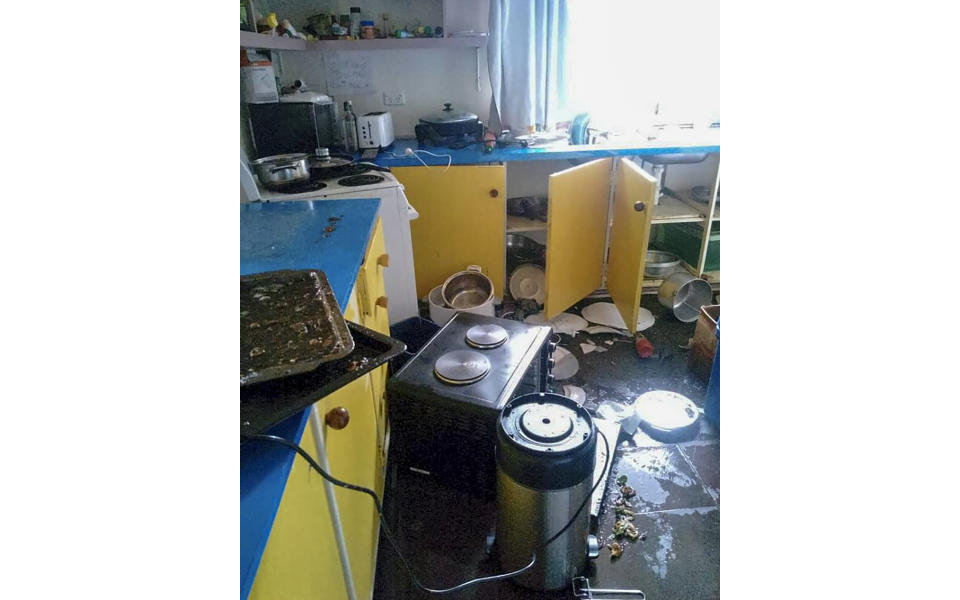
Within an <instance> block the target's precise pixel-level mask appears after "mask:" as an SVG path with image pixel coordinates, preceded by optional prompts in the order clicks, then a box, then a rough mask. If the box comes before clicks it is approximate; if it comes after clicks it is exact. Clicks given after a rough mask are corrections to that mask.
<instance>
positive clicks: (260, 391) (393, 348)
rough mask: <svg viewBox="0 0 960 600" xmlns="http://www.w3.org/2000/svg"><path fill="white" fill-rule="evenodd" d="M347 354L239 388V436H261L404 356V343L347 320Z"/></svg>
mask: <svg viewBox="0 0 960 600" xmlns="http://www.w3.org/2000/svg"><path fill="white" fill-rule="evenodd" d="M347 328H348V330H349V332H350V337H351V339H352V340H353V343H354V346H353V351H352V352H350V354H348V355H346V356H344V357H343V358H339V359H337V360H333V361H330V362H326V363H324V364H322V365H320V366H318V367H317V368H316V369H314V370H312V371H307V372H305V373H302V374H299V375H290V376H288V377H284V378H282V379H275V380H272V381H265V382H263V383H257V384H254V385H247V386H243V387H241V388H240V435H241V436H244V435H255V434H258V433H263V432H264V431H266V430H267V429H269V428H270V427H272V426H273V425H275V424H277V423H279V422H280V421H283V420H284V419H286V418H288V417H290V416H292V415H295V414H297V413H298V412H300V411H302V410H303V409H304V408H307V407H308V406H310V405H312V404H313V403H315V402H316V401H317V400H319V399H321V398H323V397H325V396H327V395H329V394H331V393H332V392H334V391H336V390H338V389H340V388H341V387H343V386H344V385H346V384H348V383H350V382H351V381H353V380H354V379H358V378H360V377H362V376H364V375H365V374H367V373H369V372H370V371H372V370H374V369H376V368H377V367H379V366H380V365H382V364H384V363H386V362H387V361H389V360H390V359H391V358H393V357H395V356H399V355H400V354H402V353H403V350H404V344H403V342H401V341H399V340H395V339H393V338H390V337H387V336H385V335H383V334H382V333H380V332H377V331H374V330H372V329H368V328H366V327H363V326H361V325H357V324H356V323H351V322H350V321H347Z"/></svg>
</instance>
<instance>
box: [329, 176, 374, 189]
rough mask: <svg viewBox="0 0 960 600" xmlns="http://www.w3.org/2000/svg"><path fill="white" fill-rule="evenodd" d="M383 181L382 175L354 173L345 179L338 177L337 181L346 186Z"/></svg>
mask: <svg viewBox="0 0 960 600" xmlns="http://www.w3.org/2000/svg"><path fill="white" fill-rule="evenodd" d="M381 181H383V177H381V176H380V175H352V176H350V177H344V178H343V179H338V180H337V183H339V184H340V185H346V186H351V187H352V186H357V185H370V184H372V183H380V182H381Z"/></svg>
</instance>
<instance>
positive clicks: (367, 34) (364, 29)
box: [360, 21, 377, 40]
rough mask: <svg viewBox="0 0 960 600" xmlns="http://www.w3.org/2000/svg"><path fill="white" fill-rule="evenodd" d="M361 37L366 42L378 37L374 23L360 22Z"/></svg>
mask: <svg viewBox="0 0 960 600" xmlns="http://www.w3.org/2000/svg"><path fill="white" fill-rule="evenodd" d="M360 37H361V38H363V39H365V40H372V39H375V38H376V37H377V32H376V31H375V29H374V24H373V21H360Z"/></svg>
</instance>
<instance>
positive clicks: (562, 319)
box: [550, 313, 589, 335]
mask: <svg viewBox="0 0 960 600" xmlns="http://www.w3.org/2000/svg"><path fill="white" fill-rule="evenodd" d="M587 325H589V323H587V320H586V319H584V318H583V317H581V316H580V315H575V314H573V313H560V314H559V315H557V316H555V317H554V318H552V319H550V326H551V327H553V330H554V331H555V332H557V333H565V334H567V335H576V334H577V332H578V331H580V330H581V329H583V328H584V327H586V326H587Z"/></svg>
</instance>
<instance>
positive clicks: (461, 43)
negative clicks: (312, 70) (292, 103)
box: [240, 30, 487, 52]
mask: <svg viewBox="0 0 960 600" xmlns="http://www.w3.org/2000/svg"><path fill="white" fill-rule="evenodd" d="M486 41H487V38H485V37H452V38H404V39H398V38H384V39H376V40H317V41H313V42H306V41H304V40H300V39H296V38H289V37H283V36H277V35H267V34H264V33H253V32H252V31H242V30H241V31H240V46H241V47H244V48H263V49H265V50H295V51H301V52H303V51H309V52H322V51H324V50H326V51H334V52H346V51H352V50H353V51H355V50H411V49H417V48H481V47H483V46H484V45H485V44H486Z"/></svg>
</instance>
